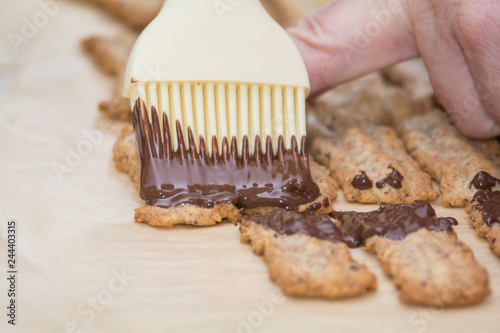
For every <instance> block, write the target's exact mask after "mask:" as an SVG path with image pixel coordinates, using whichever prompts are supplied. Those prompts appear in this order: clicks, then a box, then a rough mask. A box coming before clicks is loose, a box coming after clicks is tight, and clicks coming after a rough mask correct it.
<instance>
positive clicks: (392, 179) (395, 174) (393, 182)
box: [375, 165, 404, 190]
mask: <svg viewBox="0 0 500 333" xmlns="http://www.w3.org/2000/svg"><path fill="white" fill-rule="evenodd" d="M389 168H391V169H392V172H391V173H390V174H389V175H388V176H387V177H385V178H384V179H382V180H379V181H378V182H377V183H376V184H375V185H377V188H383V187H384V186H385V185H386V184H387V185H389V186H390V187H393V188H395V189H398V190H399V189H400V188H402V187H403V184H401V182H402V181H403V179H404V177H403V175H402V174H400V173H399V171H398V170H396V169H395V168H393V167H392V166H391V165H390V166H389Z"/></svg>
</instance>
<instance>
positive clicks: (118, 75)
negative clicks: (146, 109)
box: [82, 34, 137, 121]
mask: <svg viewBox="0 0 500 333" xmlns="http://www.w3.org/2000/svg"><path fill="white" fill-rule="evenodd" d="M136 38H137V35H136V34H125V35H123V36H120V37H117V38H105V37H98V36H92V37H89V38H86V39H84V40H83V41H82V48H83V50H84V51H85V52H86V53H88V54H89V55H90V56H91V58H92V60H93V61H94V63H95V64H96V65H97V66H98V67H99V68H100V69H101V70H102V71H103V72H104V73H105V74H108V75H111V76H113V77H114V79H115V87H114V89H113V97H112V98H111V99H110V100H108V101H103V102H101V103H99V111H100V112H101V113H103V114H105V115H106V116H108V117H110V118H115V119H120V120H125V121H130V120H131V114H132V111H131V108H130V101H129V99H128V98H125V97H123V84H124V81H123V80H124V75H125V68H126V66H127V60H128V56H129V53H130V50H131V49H132V46H133V44H134V42H135V39H136Z"/></svg>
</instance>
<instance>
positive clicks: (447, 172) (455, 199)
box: [399, 110, 500, 207]
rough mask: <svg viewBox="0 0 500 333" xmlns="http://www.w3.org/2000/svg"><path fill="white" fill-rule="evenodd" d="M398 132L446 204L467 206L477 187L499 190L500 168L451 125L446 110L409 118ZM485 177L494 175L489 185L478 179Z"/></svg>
mask: <svg viewBox="0 0 500 333" xmlns="http://www.w3.org/2000/svg"><path fill="white" fill-rule="evenodd" d="M399 133H400V135H401V137H402V139H403V141H404V143H405V145H406V148H407V150H408V151H409V153H410V154H411V155H412V156H413V158H414V159H415V160H416V161H417V162H418V163H419V164H420V166H421V167H422V168H423V169H424V170H425V171H427V172H429V173H430V174H431V176H432V177H434V178H435V179H436V180H437V181H438V182H439V184H440V191H441V199H442V202H443V205H444V206H452V207H464V206H465V205H467V204H468V203H470V202H471V200H472V197H473V196H474V193H476V191H477V190H481V189H493V190H497V189H500V184H498V183H497V182H495V181H493V179H494V178H495V177H496V178H499V177H500V168H498V167H497V166H495V165H494V164H493V162H492V161H491V160H489V159H488V157H487V156H486V155H485V154H484V153H482V152H481V151H479V150H478V149H477V148H476V147H475V146H474V144H473V143H472V140H470V139H468V138H466V137H464V136H463V135H462V134H460V133H459V132H458V130H457V129H456V128H455V127H454V126H453V125H451V123H450V121H449V119H448V116H447V115H446V114H445V113H444V111H439V110H435V111H432V112H430V113H428V114H426V115H422V116H416V117H413V118H410V119H406V120H404V121H403V122H402V125H401V126H400V127H399ZM485 177H486V178H488V177H491V181H489V182H487V183H489V184H487V183H483V182H481V181H480V180H479V178H485ZM495 184H496V185H495Z"/></svg>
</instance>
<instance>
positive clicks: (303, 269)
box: [240, 210, 377, 298]
mask: <svg viewBox="0 0 500 333" xmlns="http://www.w3.org/2000/svg"><path fill="white" fill-rule="evenodd" d="M278 211H279V210H278ZM281 211H282V210H281ZM291 213H292V214H297V213H293V212H291ZM273 214H274V213H273ZM323 218H325V219H327V220H328V221H330V219H329V218H328V217H326V216H324V217H323ZM328 223H331V222H328ZM332 225H333V223H332ZM240 232H241V242H242V243H251V244H252V249H253V252H254V253H255V254H256V255H262V256H263V257H264V261H265V263H266V265H267V266H268V267H269V277H270V279H271V280H272V281H274V282H276V283H277V284H278V285H279V286H280V288H281V289H282V290H283V292H284V293H286V294H288V295H293V296H309V297H324V298H341V297H352V296H357V295H361V294H365V293H367V292H369V291H372V290H375V289H376V288H377V282H376V278H375V276H374V275H373V274H372V273H371V272H370V271H368V269H367V268H366V266H365V265H362V264H359V263H357V262H356V261H355V260H353V259H352V257H351V255H350V253H349V250H348V249H347V246H346V245H345V244H344V243H342V242H337V243H332V242H331V241H329V240H320V239H317V238H315V237H311V236H308V235H306V234H303V233H296V234H293V235H283V234H280V233H278V232H277V231H275V230H273V229H271V228H266V227H264V226H263V225H262V224H261V223H260V222H259V221H258V217H256V216H249V217H245V218H243V220H242V222H241V224H240Z"/></svg>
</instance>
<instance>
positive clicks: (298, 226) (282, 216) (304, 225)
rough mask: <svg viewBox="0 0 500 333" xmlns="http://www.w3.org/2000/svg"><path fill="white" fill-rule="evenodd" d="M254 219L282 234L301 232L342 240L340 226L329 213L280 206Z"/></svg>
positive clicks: (331, 239)
mask: <svg viewBox="0 0 500 333" xmlns="http://www.w3.org/2000/svg"><path fill="white" fill-rule="evenodd" d="M252 221H255V222H257V223H260V224H262V225H263V226H264V227H266V228H269V229H272V230H274V231H276V232H277V233H279V234H281V235H293V234H296V233H299V232H301V233H303V234H306V235H308V236H312V237H316V238H318V239H322V240H329V241H331V242H341V241H342V235H341V233H340V230H339V228H338V227H337V226H336V225H335V224H334V223H333V221H332V219H330V218H329V217H328V215H320V214H316V213H314V212H311V211H305V212H297V211H287V210H284V209H279V208H278V209H276V210H274V211H273V212H272V213H270V214H268V215H266V216H257V215H255V216H252Z"/></svg>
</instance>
